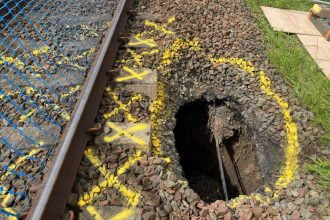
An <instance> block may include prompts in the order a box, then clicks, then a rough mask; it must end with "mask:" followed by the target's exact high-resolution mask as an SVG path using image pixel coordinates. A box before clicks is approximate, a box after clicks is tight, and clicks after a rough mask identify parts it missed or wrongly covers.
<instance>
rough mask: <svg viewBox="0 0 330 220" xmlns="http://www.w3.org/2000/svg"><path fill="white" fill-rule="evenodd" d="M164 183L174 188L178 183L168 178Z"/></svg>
mask: <svg viewBox="0 0 330 220" xmlns="http://www.w3.org/2000/svg"><path fill="white" fill-rule="evenodd" d="M164 184H165V186H166V187H169V188H172V187H173V186H175V185H176V184H175V182H173V181H171V180H166V181H165V183H164Z"/></svg>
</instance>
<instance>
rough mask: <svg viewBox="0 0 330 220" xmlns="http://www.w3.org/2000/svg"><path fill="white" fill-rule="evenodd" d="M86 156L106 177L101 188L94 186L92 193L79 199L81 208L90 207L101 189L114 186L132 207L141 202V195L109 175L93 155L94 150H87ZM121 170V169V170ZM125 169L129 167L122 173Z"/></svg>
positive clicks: (100, 185)
mask: <svg viewBox="0 0 330 220" xmlns="http://www.w3.org/2000/svg"><path fill="white" fill-rule="evenodd" d="M85 156H86V158H87V159H88V160H89V161H90V162H91V163H92V164H93V165H94V166H95V167H97V168H98V170H99V171H100V173H102V175H104V176H105V178H106V179H105V180H104V181H102V182H101V183H100V184H99V186H94V187H93V188H92V189H91V191H90V192H88V193H86V194H84V195H82V196H81V197H80V198H79V201H78V205H79V206H85V205H88V204H90V203H91V202H92V200H93V198H94V197H95V196H96V195H98V194H99V193H100V192H101V189H103V188H107V187H110V186H113V187H115V188H117V189H118V190H119V192H121V193H122V194H123V195H124V196H125V197H126V198H127V202H128V203H129V204H130V205H132V206H136V205H137V204H138V202H139V197H140V194H139V193H137V192H134V191H132V190H130V189H128V188H126V187H125V186H123V185H122V184H121V183H120V182H119V180H118V178H117V177H116V176H114V175H113V174H111V173H109V172H108V171H107V170H106V169H105V167H104V165H102V161H100V160H99V159H98V158H97V157H96V156H95V155H94V154H93V150H92V149H91V148H87V149H86V150H85ZM120 169H121V168H120ZM125 169H128V167H125V168H122V169H121V170H122V172H125Z"/></svg>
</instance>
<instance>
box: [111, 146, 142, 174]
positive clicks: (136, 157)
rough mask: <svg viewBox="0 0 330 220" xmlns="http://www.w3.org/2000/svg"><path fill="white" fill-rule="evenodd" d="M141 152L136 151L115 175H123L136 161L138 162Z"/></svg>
mask: <svg viewBox="0 0 330 220" xmlns="http://www.w3.org/2000/svg"><path fill="white" fill-rule="evenodd" d="M141 155H142V152H141V151H140V150H138V151H136V153H135V154H134V155H133V156H131V157H130V158H129V159H128V160H127V161H126V163H124V165H123V166H122V167H120V168H119V169H118V171H117V175H118V176H119V175H121V174H123V173H125V171H126V170H127V169H129V168H130V167H131V166H132V165H133V164H134V163H136V162H137V161H138V160H140V159H141V158H142V157H141Z"/></svg>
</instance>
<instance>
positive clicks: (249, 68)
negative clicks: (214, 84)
mask: <svg viewBox="0 0 330 220" xmlns="http://www.w3.org/2000/svg"><path fill="white" fill-rule="evenodd" d="M208 58H209V59H210V61H211V63H212V64H225V63H227V64H232V65H234V66H236V67H238V68H240V69H242V70H245V71H246V72H248V73H249V74H250V75H251V76H254V71H255V68H254V66H253V65H252V63H251V61H245V60H243V59H241V58H219V59H216V58H214V57H213V56H209V57H208Z"/></svg>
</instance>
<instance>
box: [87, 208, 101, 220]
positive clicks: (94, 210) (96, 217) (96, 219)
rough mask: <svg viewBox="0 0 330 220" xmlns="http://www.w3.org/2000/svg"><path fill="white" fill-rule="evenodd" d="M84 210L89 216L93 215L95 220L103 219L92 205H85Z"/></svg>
mask: <svg viewBox="0 0 330 220" xmlns="http://www.w3.org/2000/svg"><path fill="white" fill-rule="evenodd" d="M86 210H87V212H88V213H89V214H90V215H91V216H93V217H94V219H95V220H103V218H102V216H101V215H100V213H99V212H98V211H97V210H96V208H95V207H94V206H87V208H86Z"/></svg>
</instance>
